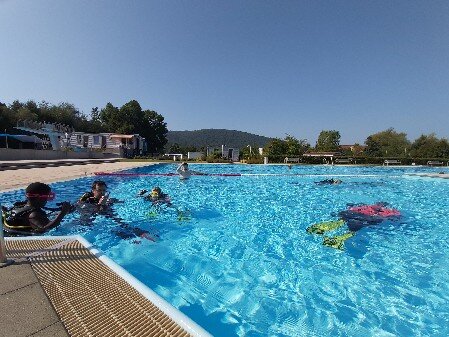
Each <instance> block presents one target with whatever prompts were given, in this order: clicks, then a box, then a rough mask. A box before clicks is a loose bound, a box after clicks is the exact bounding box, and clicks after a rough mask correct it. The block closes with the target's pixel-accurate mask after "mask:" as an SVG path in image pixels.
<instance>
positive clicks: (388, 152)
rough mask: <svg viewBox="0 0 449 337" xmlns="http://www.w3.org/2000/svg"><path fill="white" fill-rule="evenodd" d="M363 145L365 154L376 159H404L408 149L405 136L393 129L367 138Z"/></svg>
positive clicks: (407, 141) (408, 144)
mask: <svg viewBox="0 0 449 337" xmlns="http://www.w3.org/2000/svg"><path fill="white" fill-rule="evenodd" d="M365 145H366V150H365V153H366V154H367V155H369V156H376V157H405V156H406V155H407V149H410V142H409V140H408V139H407V134H405V133H403V132H401V133H398V132H396V131H395V130H394V129H393V128H389V129H387V130H385V131H381V132H378V133H376V134H373V135H370V136H368V138H367V139H366V141H365Z"/></svg>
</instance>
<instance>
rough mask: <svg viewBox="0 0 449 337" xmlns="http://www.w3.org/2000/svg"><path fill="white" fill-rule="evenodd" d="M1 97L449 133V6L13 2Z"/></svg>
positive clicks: (301, 127)
mask: <svg viewBox="0 0 449 337" xmlns="http://www.w3.org/2000/svg"><path fill="white" fill-rule="evenodd" d="M0 55H1V56H0V60H1V61H0V101H1V102H5V103H8V104H9V103H11V102H12V101H13V100H14V99H19V100H21V101H26V100H28V99H33V100H35V101H41V100H46V101H48V102H50V103H55V104H56V103H59V102H69V103H73V104H74V105H75V106H76V107H77V108H78V109H79V110H81V111H83V112H85V113H89V112H90V110H91V108H92V107H95V106H98V107H99V108H103V107H104V106H105V105H106V103H107V102H111V103H112V104H114V105H115V106H121V105H122V104H124V103H126V102H128V101H129V100H131V99H136V100H138V101H139V102H140V104H141V105H142V107H143V108H144V109H153V110H156V111H157V112H159V113H160V114H161V115H163V116H164V117H165V120H166V122H167V124H168V128H169V130H196V129H202V128H225V129H233V130H240V131H246V132H251V133H255V134H259V135H263V136H269V137H280V138H284V137H285V135H286V134H290V135H292V136H294V137H296V138H299V139H307V140H308V141H309V142H311V143H312V145H314V144H315V142H316V139H317V137H318V134H319V132H320V131H321V130H338V131H340V133H341V143H343V144H349V143H353V142H359V143H363V142H364V141H365V139H366V137H367V136H368V135H370V134H373V133H376V132H379V131H383V130H385V129H387V128H389V127H393V128H395V129H396V130H397V131H400V132H405V133H407V135H408V138H409V139H410V140H414V139H415V138H417V137H418V136H420V135H421V134H422V133H424V134H429V133H431V132H435V133H436V135H437V136H438V137H444V138H449V1H390V0H389V1H360V0H357V1H315V0H310V1H285V0H279V1H262V0H257V1H229V0H226V1H212V0H207V1H128V0H123V1H95V0H85V1H82V0H77V1H73V0H64V1H60V0H0Z"/></svg>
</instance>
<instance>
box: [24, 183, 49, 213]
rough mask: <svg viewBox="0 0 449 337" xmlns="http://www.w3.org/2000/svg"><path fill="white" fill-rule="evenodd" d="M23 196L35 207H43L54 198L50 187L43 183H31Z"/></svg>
mask: <svg viewBox="0 0 449 337" xmlns="http://www.w3.org/2000/svg"><path fill="white" fill-rule="evenodd" d="M25 195H26V197H27V199H28V202H29V203H30V204H31V205H32V206H35V207H43V206H45V205H46V204H47V201H51V200H53V199H54V198H55V193H54V192H52V191H51V188H50V186H48V185H47V184H44V183H39V182H36V183H32V184H30V185H28V187H27V188H26V189H25Z"/></svg>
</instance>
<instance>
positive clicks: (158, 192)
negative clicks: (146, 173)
mask: <svg viewBox="0 0 449 337" xmlns="http://www.w3.org/2000/svg"><path fill="white" fill-rule="evenodd" d="M161 194H162V190H161V188H160V187H158V186H155V187H153V189H152V190H151V196H152V197H158V196H160V195H161Z"/></svg>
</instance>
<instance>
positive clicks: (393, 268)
mask: <svg viewBox="0 0 449 337" xmlns="http://www.w3.org/2000/svg"><path fill="white" fill-rule="evenodd" d="M191 166H192V169H194V170H197V171H202V172H208V173H213V174H221V173H241V174H242V176H238V177H233V176H194V177H192V178H191V179H190V180H188V181H180V180H179V179H178V178H177V177H172V176H148V175H147V176H145V175H142V176H135V177H113V176H105V177H102V178H103V180H105V181H106V182H107V183H108V186H109V189H110V191H111V196H114V197H116V198H118V199H121V200H123V201H124V203H122V204H116V205H115V206H114V207H115V209H116V214H117V215H118V216H119V217H120V218H121V219H123V221H124V222H126V223H127V224H129V225H130V226H133V227H139V228H142V229H145V230H148V231H149V232H150V233H152V234H153V235H154V237H155V238H156V242H152V241H149V240H145V239H140V238H135V239H130V240H123V239H121V238H120V237H119V236H117V235H115V234H114V229H115V228H116V227H117V224H116V222H115V220H114V219H111V218H105V217H102V216H98V217H97V218H95V219H93V220H92V225H91V226H85V225H83V222H82V219H80V216H79V215H76V214H75V215H70V216H69V217H68V218H67V221H65V222H64V223H63V224H62V225H61V226H60V227H59V228H57V229H55V230H52V231H51V232H50V233H49V234H50V235H66V234H82V235H83V236H84V237H85V238H86V239H87V240H89V241H90V242H92V243H94V244H95V245H96V246H97V247H99V248H100V249H101V250H103V251H104V252H105V253H106V255H108V256H109V257H110V258H112V259H113V260H114V261H116V262H117V263H118V264H120V265H121V266H123V267H124V268H125V269H127V270H128V271H129V272H130V273H131V274H133V275H134V276H135V277H136V278H138V279H139V280H140V281H142V282H143V283H145V284H146V285H147V286H149V287H150V288H151V289H153V290H154V291H156V292H157V293H158V294H159V295H160V296H162V297H163V298H165V299H166V300H167V301H168V302H169V303H171V304H172V305H174V306H175V307H177V308H179V309H180V310H181V311H182V312H184V313H185V314H186V315H188V316H189V317H191V318H192V319H193V320H194V321H196V322H197V323H198V324H199V325H201V326H203V327H204V328H205V329H206V330H208V331H209V332H211V333H212V334H213V335H215V336H267V335H270V336H323V335H340V336H359V335H367V336H393V335H396V336H411V335H413V336H447V335H448V334H449V325H448V321H449V304H448V303H449V272H448V271H447V266H448V265H449V249H448V246H449V244H448V243H449V229H448V224H449V212H448V210H449V193H448V191H449V180H444V179H432V178H421V177H416V176H411V175H409V173H424V172H439V171H445V172H448V169H447V168H438V169H435V168H426V167H407V168H402V167H401V168H399V167H388V168H387V167H338V166H334V167H332V166H293V167H292V168H291V169H288V167H287V166H283V165H268V166H262V165H254V166H253V165H191ZM174 170H175V166H174V165H155V166H151V167H146V168H139V169H133V170H130V171H129V172H134V173H138V174H148V173H150V174H153V173H168V172H174ZM331 177H334V178H339V179H341V180H343V183H342V184H340V185H316V184H314V182H315V181H319V180H323V179H326V178H331ZM93 180H94V178H91V177H90V178H84V179H78V180H76V181H70V182H61V183H57V184H52V187H53V189H54V190H55V191H56V193H57V199H56V200H55V201H61V200H71V201H74V200H76V199H77V197H78V196H80V195H81V194H82V192H84V191H85V190H89V186H90V183H91V182H92V181H93ZM155 185H158V186H160V187H161V188H162V190H163V191H164V192H166V193H168V194H169V195H170V196H171V199H172V202H173V205H174V207H172V208H164V209H161V210H158V211H155V210H153V209H151V207H150V205H149V204H148V202H146V201H144V200H143V199H141V198H138V197H136V196H135V195H136V194H137V192H138V191H139V190H140V189H142V188H146V189H149V188H151V187H153V186H155ZM22 195H23V191H15V192H7V193H3V194H2V195H1V200H2V204H5V203H8V202H9V203H11V202H12V201H14V200H16V199H20V198H21V196H22ZM376 202H388V203H389V204H390V206H391V207H394V208H397V209H399V210H400V211H401V213H402V217H401V218H400V219H399V220H398V221H385V222H384V223H382V224H380V225H377V226H373V227H368V228H364V229H362V230H360V231H358V232H357V233H356V235H355V236H354V237H352V238H350V239H348V240H347V241H346V244H345V250H343V251H340V250H336V249H333V248H329V247H325V246H323V245H322V241H323V238H322V237H321V236H319V235H311V234H308V233H307V232H306V228H307V227H309V226H310V225H311V224H314V223H318V222H322V221H327V220H336V219H338V216H337V213H338V212H339V211H341V210H344V209H346V208H347V204H358V203H366V204H368V203H376ZM344 231H345V229H344V228H342V229H339V230H337V233H343V232H344Z"/></svg>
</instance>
